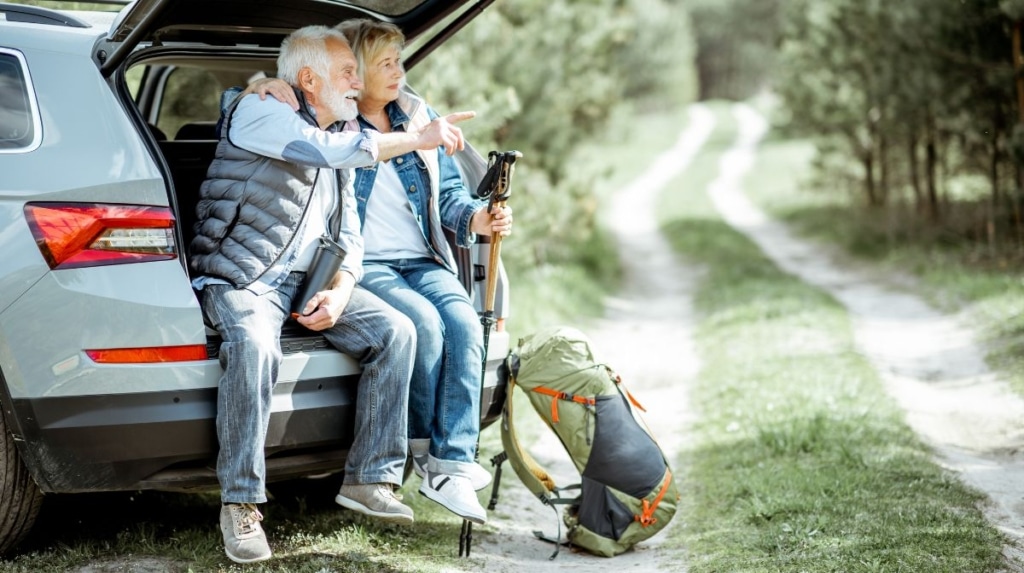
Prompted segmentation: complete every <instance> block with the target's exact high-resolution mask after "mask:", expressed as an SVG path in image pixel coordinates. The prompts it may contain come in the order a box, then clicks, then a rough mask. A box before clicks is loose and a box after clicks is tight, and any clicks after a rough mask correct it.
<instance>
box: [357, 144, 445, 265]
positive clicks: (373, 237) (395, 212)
mask: <svg viewBox="0 0 1024 573" xmlns="http://www.w3.org/2000/svg"><path fill="white" fill-rule="evenodd" d="M416 192H417V193H422V192H424V190H422V189H419V190H417V191H416ZM405 194H406V190H405V188H404V187H403V185H402V181H401V179H399V178H398V172H396V171H395V167H394V165H392V164H391V161H385V162H383V163H380V164H378V165H377V177H376V179H375V180H374V185H373V193H371V194H370V199H369V200H368V201H367V202H366V219H365V220H364V221H363V248H364V249H365V250H364V256H363V260H366V261H387V260H394V259H418V258H423V257H428V258H429V257H430V256H431V255H430V250H429V249H428V248H427V241H426V239H424V238H423V231H421V230H420V227H419V224H418V221H417V215H414V214H413V212H412V206H411V204H410V203H409V199H408V198H406V196H405Z"/></svg>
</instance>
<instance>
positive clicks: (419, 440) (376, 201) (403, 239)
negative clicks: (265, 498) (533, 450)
mask: <svg viewBox="0 0 1024 573" xmlns="http://www.w3.org/2000/svg"><path fill="white" fill-rule="evenodd" d="M337 28H338V29H340V30H341V31H342V32H343V33H344V34H345V36H346V37H347V38H348V40H349V43H350V44H351V47H352V50H353V52H354V53H355V55H356V59H357V60H358V62H359V68H358V69H359V75H360V79H362V81H363V84H364V88H363V90H362V91H361V92H360V95H359V97H358V107H359V117H358V119H357V121H358V127H359V128H360V129H367V128H369V129H375V130H377V131H379V132H381V133H390V132H393V131H412V130H414V129H416V128H417V126H422V125H425V124H427V123H429V122H430V121H431V120H432V119H433V118H436V117H438V115H437V113H435V112H434V110H433V109H431V108H430V107H429V106H428V105H427V104H426V102H424V101H423V100H422V99H420V98H418V97H415V96H413V95H411V94H409V93H408V92H406V91H403V90H402V86H403V85H404V83H405V70H404V68H403V67H402V58H401V51H402V48H403V47H404V44H405V38H404V36H403V35H402V32H401V31H400V30H399V29H398V28H397V27H395V26H394V25H392V24H388V23H383V22H375V21H372V20H350V21H346V22H344V23H342V24H340V25H339V26H337ZM274 82H275V81H274V80H271V81H267V82H265V83H262V84H259V85H256V86H253V87H252V88H250V89H254V90H255V91H257V92H259V93H261V95H266V94H267V93H270V94H271V95H273V96H274V97H276V98H277V99H280V100H282V101H288V102H289V103H294V102H293V101H291V97H292V91H291V90H290V89H279V88H280V87H283V86H277V85H275V83H274ZM351 127H353V128H354V127H356V126H355V125H352V126H351ZM441 149H442V148H439V149H436V150H431V151H415V152H410V153H406V154H405V155H400V156H398V157H395V158H393V159H391V160H388V161H384V162H381V163H377V164H375V165H371V166H369V167H365V168H359V169H356V178H355V194H356V200H357V206H358V212H359V217H360V220H361V222H362V234H363V239H364V248H365V255H364V258H363V267H364V277H363V280H362V281H361V283H360V286H362V287H364V288H365V289H367V290H369V291H371V292H373V293H374V294H376V295H377V296H379V297H380V298H382V299H384V300H385V301H386V302H388V303H389V304H391V305H392V306H393V307H395V308H396V309H397V310H399V311H400V312H402V313H403V314H405V315H406V316H408V317H409V318H411V319H412V322H413V324H415V325H416V356H415V363H414V366H413V373H412V380H411V383H410V387H409V449H410V453H411V454H412V457H413V467H414V469H415V471H416V473H417V474H418V475H420V476H421V477H422V478H423V481H422V484H421V485H420V489H419V491H420V493H421V494H423V495H425V496H426V497H427V498H429V499H431V500H433V501H435V502H437V503H439V504H441V505H442V506H444V507H445V508H447V509H448V510H450V511H451V512H453V513H455V514H456V515H458V516H459V517H462V518H464V519H467V520H469V521H472V522H475V523H485V522H486V520H487V513H486V512H485V511H484V508H483V507H482V506H481V505H480V502H479V500H478V499H477V496H476V490H479V489H483V488H484V487H486V486H487V485H488V484H489V483H490V481H491V475H490V473H489V472H488V471H487V470H486V469H484V468H483V467H481V466H480V465H479V464H477V463H476V462H475V457H476V455H475V454H476V451H475V450H476V446H477V438H478V434H479V432H480V382H481V380H480V369H481V363H482V361H483V359H484V356H483V333H482V332H481V328H482V327H481V325H480V319H479V317H478V315H477V313H476V310H475V309H474V307H473V304H472V303H471V302H470V299H469V296H468V294H467V293H466V290H465V288H464V287H463V286H462V284H461V282H460V281H459V279H458V275H457V269H456V266H455V259H454V257H453V255H452V252H451V249H450V248H449V246H448V243H447V241H446V240H445V237H444V231H443V228H448V229H450V230H451V231H453V232H454V234H455V237H456V240H457V242H458V244H459V246H462V247H468V246H470V245H471V244H472V243H473V242H474V240H475V236H476V234H478V233H479V234H485V235H490V234H492V233H497V234H501V235H502V236H507V235H508V234H509V233H510V232H511V229H512V211H511V209H510V208H508V207H504V208H501V209H495V212H494V213H489V212H487V209H486V205H487V204H486V202H484V201H481V200H478V199H474V198H473V197H472V196H471V195H470V193H469V191H468V190H467V189H466V186H465V185H464V183H463V181H462V177H461V176H460V174H459V170H458V168H457V167H456V165H455V161H454V160H453V159H452V158H451V157H450V155H451V154H453V153H454V152H455V150H454V149H445V150H444V152H442V150H441Z"/></svg>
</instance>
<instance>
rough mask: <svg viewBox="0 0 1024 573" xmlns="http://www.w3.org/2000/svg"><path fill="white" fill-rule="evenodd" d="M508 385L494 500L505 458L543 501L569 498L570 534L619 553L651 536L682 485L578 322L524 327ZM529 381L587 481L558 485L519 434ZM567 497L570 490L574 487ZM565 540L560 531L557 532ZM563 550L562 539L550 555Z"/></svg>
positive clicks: (508, 367) (531, 393) (536, 402)
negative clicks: (518, 408) (521, 400)
mask: <svg viewBox="0 0 1024 573" xmlns="http://www.w3.org/2000/svg"><path fill="white" fill-rule="evenodd" d="M504 370H505V374H506V375H507V377H508V394H507V396H506V399H505V406H504V409H503V412H502V424H501V440H502V444H503V446H504V452H503V453H502V454H500V455H498V456H496V457H495V459H494V460H493V462H494V463H495V465H497V466H498V469H497V470H496V472H495V480H494V486H493V490H492V496H491V503H490V508H491V509H494V506H495V503H496V501H497V488H498V485H499V483H500V479H501V478H500V476H501V463H502V462H503V461H505V459H507V460H508V461H509V462H510V463H511V465H512V469H514V470H515V472H516V474H517V475H518V476H519V479H520V480H521V481H522V482H523V484H524V485H525V486H526V487H527V489H529V490H530V491H531V492H532V493H533V494H534V495H536V496H537V498H538V499H540V501H541V502H543V503H544V504H545V505H549V506H551V507H552V508H553V509H555V512H556V515H557V513H558V506H564V508H565V510H564V515H563V520H564V522H565V525H566V527H567V528H568V531H567V534H566V538H567V541H566V542H565V543H566V544H567V545H569V546H577V547H582V548H583V549H586V550H587V551H589V552H591V553H594V554H596V555H602V556H605V557H612V556H614V555H618V554H619V553H622V552H624V551H626V550H628V549H629V548H630V547H632V546H633V545H634V544H636V543H638V542H640V541H643V540H645V539H647V538H649V537H651V536H652V535H654V534H655V533H657V532H658V531H660V530H661V529H662V528H664V527H665V526H666V525H668V523H669V521H671V519H672V517H673V516H674V515H675V512H676V506H677V503H678V500H679V494H678V490H677V487H676V483H675V481H674V480H673V477H672V471H671V469H670V468H669V464H668V461H667V460H666V459H665V455H664V454H663V453H662V451H661V448H660V447H659V446H658V444H657V443H656V442H655V440H654V438H653V437H652V436H651V434H650V432H649V431H648V430H647V429H646V426H645V425H643V424H642V421H641V420H640V419H639V414H638V413H637V411H636V409H639V410H643V408H642V407H640V404H639V403H637V402H636V400H634V399H633V397H632V396H631V395H630V394H629V392H628V391H626V390H625V389H624V388H623V387H622V384H621V380H620V379H619V376H618V375H617V374H616V373H615V372H614V371H613V370H612V369H611V368H609V367H608V366H607V365H605V364H602V363H600V362H598V361H597V360H596V359H595V357H594V354H593V352H592V350H591V343H590V341H589V340H588V339H587V337H586V336H585V335H584V334H583V333H582V332H580V331H578V330H576V329H574V328H571V327H554V328H549V329H545V330H542V331H539V332H536V333H534V334H532V335H530V336H526V337H524V338H522V339H521V340H520V341H519V344H518V349H516V350H513V351H512V352H510V353H509V356H508V358H507V359H506V361H505V365H504ZM516 388H520V389H522V390H523V391H525V393H526V395H527V396H528V397H529V400H530V403H531V404H532V405H533V408H534V410H536V412H537V414H539V415H540V416H541V418H543V420H544V422H545V423H546V424H547V425H548V427H549V428H551V430H553V431H554V432H555V434H556V435H557V436H558V438H559V439H560V440H561V442H562V445H563V446H564V447H565V450H566V451H567V452H568V453H569V456H570V457H571V458H572V461H573V463H574V464H575V466H576V469H577V471H579V473H580V477H581V482H580V483H579V484H573V485H570V486H566V487H558V486H557V485H555V483H554V480H553V479H552V478H551V476H549V475H548V473H547V471H545V470H544V469H543V468H541V467H540V465H538V464H537V462H536V461H535V460H534V459H533V457H532V456H530V454H529V452H527V451H526V450H525V449H524V448H523V447H522V446H521V444H520V443H519V440H518V438H517V437H516V430H515V424H514V421H515V416H514V415H513V409H514V408H513V402H514V400H513V398H514V396H515V394H514V392H515V389H516ZM567 492H571V494H568V495H566V496H564V497H563V494H567ZM535 534H536V535H537V537H539V538H541V539H544V540H546V541H551V542H554V543H556V544H558V545H561V544H562V543H563V542H562V541H561V525H560V524H559V532H558V536H557V537H556V538H555V539H549V538H547V537H546V536H544V535H543V534H541V533H539V532H535ZM557 555H558V549H557V547H556V549H555V552H554V553H553V554H552V555H551V559H554V558H555V557H557Z"/></svg>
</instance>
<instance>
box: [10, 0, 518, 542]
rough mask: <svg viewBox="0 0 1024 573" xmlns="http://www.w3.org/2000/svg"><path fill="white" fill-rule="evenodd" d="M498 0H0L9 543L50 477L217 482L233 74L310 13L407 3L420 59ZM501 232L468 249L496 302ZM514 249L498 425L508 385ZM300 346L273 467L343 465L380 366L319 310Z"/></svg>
mask: <svg viewBox="0 0 1024 573" xmlns="http://www.w3.org/2000/svg"><path fill="white" fill-rule="evenodd" d="M490 1H491V0H482V1H476V0H425V1H424V0H353V1H337V0H137V1H136V2H133V3H131V4H127V2H124V3H120V4H122V5H121V6H117V8H121V10H120V12H117V13H115V12H88V13H87V12H66V11H56V10H51V9H46V8H40V7H34V6H28V5H15V4H2V3H0V252H2V253H3V254H2V255H0V405H2V407H3V415H2V416H0V553H3V552H6V551H9V550H11V549H12V548H14V547H15V546H16V545H17V544H18V542H19V541H20V540H21V539H22V538H23V537H24V536H25V535H26V534H27V533H28V532H29V530H30V528H31V527H32V524H33V521H34V520H35V517H36V515H37V513H38V511H39V508H40V504H41V503H42V498H43V494H44V493H76V492H101V491H116V490H139V489H154V490H172V491H189V490H198V489H211V488H216V487H217V478H216V475H215V472H214V470H213V465H214V461H215V456H216V449H217V440H216V435H215V432H214V417H215V408H216V393H217V381H218V378H219V377H220V374H221V368H220V365H219V363H218V361H217V352H218V347H219V341H218V338H217V334H216V332H215V331H213V330H211V329H210V328H209V327H208V326H206V325H205V324H204V322H203V315H202V312H201V311H200V307H199V304H198V302H197V300H196V296H195V293H194V292H193V291H192V288H191V286H190V284H189V283H190V277H189V271H188V264H187V261H186V260H185V259H186V255H187V248H186V246H187V245H188V244H189V241H190V238H191V237H190V234H191V228H192V221H193V219H194V205H195V202H196V199H197V195H198V190H199V184H200V182H201V181H202V180H203V178H204V177H205V174H206V168H207V166H208V164H209V163H210V160H211V159H212V157H213V152H214V146H215V143H216V135H215V123H216V120H217V118H218V115H219V109H220V106H219V97H220V94H221V93H222V92H223V90H225V89H226V88H229V87H232V86H237V85H245V84H246V83H248V82H249V81H250V80H252V79H254V78H257V77H260V76H264V75H274V73H275V69H274V64H275V60H276V57H277V47H278V46H279V45H280V43H281V40H282V39H283V38H284V37H285V36H286V35H287V34H288V33H290V32H291V31H292V30H294V29H295V28H298V27H301V26H304V25H307V24H326V25H334V24H337V23H338V22H340V21H342V20H345V19H347V18H352V17H366V16H370V17H375V18H379V19H384V20H388V21H391V22H394V23H395V24H397V25H398V26H399V27H401V28H402V29H403V30H404V32H405V34H406V36H407V37H408V38H409V39H410V40H413V39H415V40H416V45H418V46H419V48H418V54H419V55H418V56H417V55H416V54H411V55H407V58H406V60H407V62H415V61H417V59H418V58H419V57H422V56H423V55H424V54H427V53H429V52H430V51H431V49H433V47H435V46H436V45H437V44H438V43H439V42H441V41H443V40H444V39H446V38H448V37H450V35H451V33H452V32H453V31H455V30H457V29H458V28H459V27H460V26H462V25H463V24H465V23H466V22H468V21H469V20H470V19H471V18H472V17H473V16H474V15H476V14H478V13H479V11H480V9H482V7H483V5H486V4H489V3H490ZM115 3H116V2H115ZM459 164H460V167H461V168H462V170H463V174H464V175H465V177H466V179H467V182H468V183H469V185H470V187H471V188H474V189H475V188H476V185H477V184H478V182H479V180H480V179H481V177H482V175H483V173H484V171H485V167H486V164H485V162H484V160H483V159H482V158H481V157H480V155H479V154H477V153H476V152H475V151H473V150H472V149H467V151H466V152H463V153H462V154H461V155H460V156H459ZM486 242H487V241H486V238H485V237H481V241H480V242H479V243H478V246H477V247H476V248H475V249H473V250H464V249H462V250H459V249H457V250H456V251H457V253H458V256H459V257H460V267H461V271H462V272H461V275H462V279H463V283H464V285H465V286H466V288H467V290H469V291H470V293H472V294H473V296H474V300H476V301H482V300H483V298H484V296H483V295H484V293H483V288H484V287H483V285H484V284H485V281H486V278H487V277H486V273H487V269H488V264H487V262H488V261H487V258H488V256H489V255H488V245H487V244H486ZM498 269H499V271H498V273H499V275H501V276H500V277H499V280H498V290H497V297H496V304H495V309H494V311H495V316H496V317H497V318H498V321H497V324H496V326H495V329H494V331H493V333H492V334H491V335H490V339H489V340H490V343H489V353H488V367H487V370H486V375H485V384H484V399H483V406H482V408H481V410H482V412H481V416H482V419H483V421H484V424H485V425H489V424H490V423H492V422H493V421H494V420H495V419H496V418H497V417H498V415H499V414H500V408H501V403H502V402H503V400H504V396H505V388H504V386H503V385H501V384H500V383H499V382H498V380H497V377H496V375H495V370H496V368H497V366H498V365H499V364H500V362H501V360H502V359H503V358H504V357H505V355H506V354H507V352H508V346H509V342H508V336H507V334H506V332H505V331H504V318H505V311H506V309H508V300H507V297H508V289H507V285H506V283H505V280H504V273H503V271H501V267H500V266H499V267H498ZM478 306H479V303H478ZM281 346H282V350H283V351H284V354H285V358H284V363H283V365H282V367H281V373H280V382H279V383H278V384H277V386H276V388H275V391H274V411H273V414H272V417H271V421H270V430H269V433H268V435H267V444H266V455H267V477H268V481H269V482H279V483H280V482H284V481H287V480H295V479H299V478H304V477H309V476H314V475H317V476H322V475H324V474H330V473H332V472H333V473H336V472H338V471H339V470H341V469H342V468H343V467H344V461H345V455H346V452H347V448H348V446H349V444H350V443H351V440H352V432H353V409H354V401H355V395H356V392H355V384H356V380H357V377H358V372H359V366H358V364H357V362H356V361H354V360H353V359H352V358H350V357H348V356H345V355H343V354H341V353H339V352H337V351H335V350H333V349H332V348H330V347H329V346H328V345H327V343H326V341H325V340H324V339H323V338H322V337H320V336H319V335H317V334H315V333H313V332H311V331H308V330H305V329H303V328H302V327H299V326H298V325H292V326H286V327H285V330H284V331H283V332H282V335H281ZM271 485H274V484H273V483H272V484H271Z"/></svg>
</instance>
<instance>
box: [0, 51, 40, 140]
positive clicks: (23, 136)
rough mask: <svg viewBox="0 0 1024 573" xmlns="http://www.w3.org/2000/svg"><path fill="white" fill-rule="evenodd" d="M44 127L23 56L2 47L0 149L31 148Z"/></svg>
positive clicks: (0, 56)
mask: <svg viewBox="0 0 1024 573" xmlns="http://www.w3.org/2000/svg"><path fill="white" fill-rule="evenodd" d="M41 135H42V130H41V128H40V123H39V112H38V110H37V109H36V105H35V94H34V93H32V84H31V81H30V80H29V76H28V70H27V68H26V66H25V60H24V57H23V56H22V55H21V53H20V52H16V51H14V50H3V49H0V153H15V152H26V151H32V150H33V149H35V148H36V147H38V146H39V139H40V137H41Z"/></svg>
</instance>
